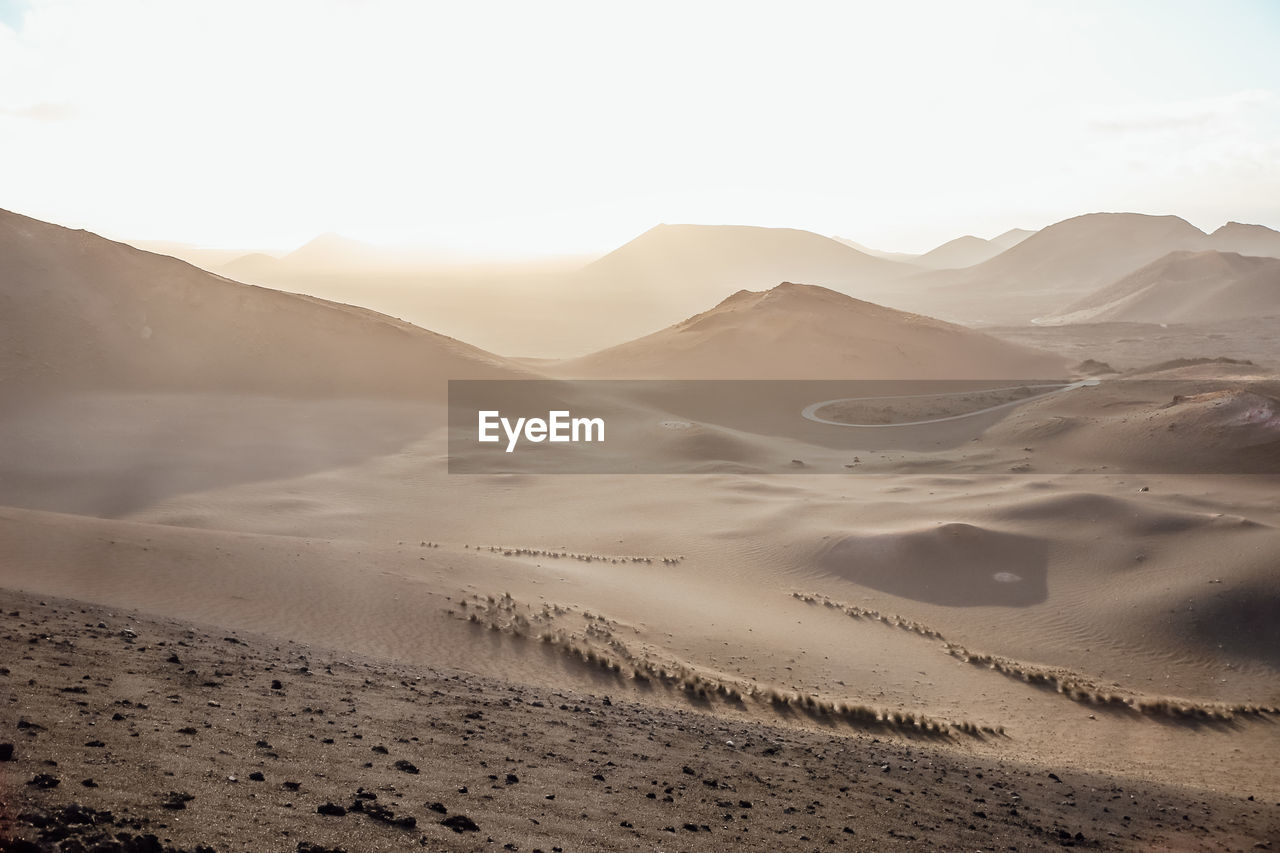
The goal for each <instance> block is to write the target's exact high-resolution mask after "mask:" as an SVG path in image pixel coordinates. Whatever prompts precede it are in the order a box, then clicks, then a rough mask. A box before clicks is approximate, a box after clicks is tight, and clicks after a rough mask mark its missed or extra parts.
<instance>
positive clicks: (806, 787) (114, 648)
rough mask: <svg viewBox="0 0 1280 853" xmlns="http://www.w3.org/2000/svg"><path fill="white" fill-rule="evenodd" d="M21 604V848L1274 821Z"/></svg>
mask: <svg viewBox="0 0 1280 853" xmlns="http://www.w3.org/2000/svg"><path fill="white" fill-rule="evenodd" d="M0 605H2V606H3V610H4V613H5V615H4V616H3V617H0V620H2V621H0V625H2V626H3V628H4V629H6V632H5V633H4V634H3V635H0V644H3V646H4V648H5V650H6V655H5V658H6V661H7V662H8V665H7V666H6V667H4V668H3V672H2V674H0V679H3V681H4V682H16V681H21V682H23V683H24V684H25V685H26V688H25V689H24V690H23V692H22V696H21V699H20V701H19V702H18V704H17V705H16V706H13V707H11V708H10V710H11V712H13V713H14V714H16V715H17V717H18V718H19V719H21V720H22V721H23V726H24V727H23V728H20V729H17V730H16V731H15V732H14V733H13V735H12V736H11V738H10V740H8V741H6V743H9V744H11V746H12V747H13V754H12V756H11V760H10V761H7V762H6V763H4V764H3V765H0V779H2V780H4V781H5V782H7V783H9V784H8V789H7V790H5V789H4V788H0V796H3V797H4V799H5V801H6V805H7V814H4V813H0V849H5V850H8V849H28V850H29V849H32V848H18V847H10V845H8V844H7V843H6V842H5V841H4V840H3V838H4V837H5V836H7V835H9V834H10V833H12V834H14V835H16V836H18V837H20V838H25V839H29V840H32V841H36V840H38V839H40V838H41V837H45V838H49V837H57V835H58V834H59V833H61V834H63V835H70V836H71V837H72V838H74V839H78V840H83V841H84V842H88V843H92V842H93V840H94V839H102V838H104V837H123V838H124V839H126V840H129V841H130V842H131V843H136V842H134V841H133V839H138V838H140V837H145V836H148V835H151V836H153V837H155V840H154V841H153V842H152V844H153V846H152V847H139V848H138V849H150V850H157V849H160V845H161V844H163V845H164V848H163V849H164V850H166V851H170V853H171V851H173V850H176V849H179V848H181V849H191V847H192V846H194V845H197V844H206V845H210V846H212V847H214V848H216V849H218V850H223V849H239V848H242V847H243V846H245V843H246V841H247V840H250V839H251V844H252V849H254V850H263V851H277V850H278V851H295V850H310V851H312V852H313V853H316V851H329V853H331V851H333V850H336V849H338V847H341V848H342V849H346V850H355V849H359V850H370V851H382V850H387V851H396V850H404V849H408V848H409V847H418V846H422V847H428V848H430V849H435V850H480V849H492V848H494V847H496V846H497V845H499V844H501V845H502V846H503V849H526V850H557V849H560V850H570V849H592V850H634V849H650V848H653V849H667V848H669V847H670V846H671V845H676V846H678V847H679V848H680V849H687V850H776V849H778V847H779V845H784V846H786V847H788V848H803V849H808V847H810V846H812V845H818V846H820V847H827V846H833V845H834V846H837V847H838V848H840V849H849V848H854V849H882V848H884V847H885V846H893V847H895V848H901V849H910V850H944V849H977V848H982V847H986V846H988V845H990V844H991V843H992V842H993V841H997V842H1000V843H1006V844H1009V845H1014V846H1017V847H1018V849H1031V850H1039V849H1051V848H1058V847H1061V846H1063V845H1064V844H1065V845H1067V846H1102V847H1106V848H1108V849H1153V848H1167V847H1171V846H1177V847H1178V848H1180V849H1204V848H1208V847H1211V846H1214V845H1233V846H1239V847H1242V848H1247V847H1249V846H1250V845H1251V844H1254V843H1255V842H1259V843H1260V842H1261V841H1262V840H1263V839H1265V838H1266V837H1267V836H1268V835H1271V834H1274V833H1275V831H1276V820H1275V814H1274V811H1273V809H1272V808H1271V804H1270V803H1269V802H1261V801H1259V800H1257V799H1253V798H1250V799H1244V798H1243V797H1224V796H1221V795H1216V794H1206V793H1204V792H1199V791H1193V790H1191V789H1187V788H1185V787H1181V786H1178V785H1176V784H1168V783H1131V782H1126V783H1124V784H1122V785H1117V784H1116V783H1115V781H1114V780H1113V779H1111V778H1108V777H1101V776H1097V775H1093V774H1087V773H1081V772H1079V771H1071V770H1068V769H1066V768H1062V767H1055V768H1053V769H1046V768H1044V767H1040V766H1034V765H1022V764H1019V763H1017V762H1011V761H1007V760H989V759H983V758H979V759H974V758H971V757H967V756H957V755H955V754H954V753H953V752H952V751H951V750H948V749H947V748H945V747H940V746H939V745H937V744H935V743H932V742H931V741H930V740H929V739H927V738H914V739H912V740H897V739H884V738H881V737H876V736H873V735H867V734H860V733H858V732H856V731H852V730H849V729H847V728H846V727H843V726H840V725H838V724H837V725H831V724H828V725H822V724H821V721H819V720H811V721H810V722H811V725H810V726H809V727H807V729H806V728H801V727H798V726H796V725H794V724H792V725H788V724H786V721H785V720H781V719H773V720H770V719H761V718H759V717H758V716H752V715H750V714H747V713H734V714H732V715H731V716H728V717H723V716H720V717H717V716H713V715H708V714H704V713H699V712H696V711H688V710H683V711H678V710H669V709H664V708H655V707H654V706H653V705H651V704H649V703H637V702H633V701H630V700H627V699H624V698H622V697H619V696H616V695H615V697H614V698H613V699H609V698H604V697H602V696H601V695H600V694H599V692H596V693H595V695H591V694H588V693H584V692H581V691H577V690H571V689H565V688H563V687H562V688H546V687H530V686H527V685H522V684H518V683H511V682H497V681H493V680H491V679H485V678H480V677H477V676H474V675H470V674H467V673H459V672H456V671H450V670H442V669H440V668H439V667H423V666H413V665H404V664H395V663H389V662H387V661H384V660H378V659H370V658H367V657H362V656H359V655H354V654H352V653H350V652H345V651H335V650H332V649H329V648H326V647H323V646H313V645H300V644H296V643H281V642H280V641H279V640H277V639H275V638H271V637H262V636H258V635H253V634H247V633H242V632H229V631H227V629H225V628H222V627H218V626H212V625H202V624H190V623H183V622H173V621H170V620H156V619H153V618H149V617H147V616H145V615H141V614H137V613H135V612H129V611H121V610H119V609H115V608H100V607H94V606H87V607H86V606H85V605H83V604H81V603H77V602H68V601H60V600H48V601H41V600H35V599H32V598H29V597H26V596H22V595H15V594H13V593H9V592H5V593H3V595H2V597H0ZM475 630H477V631H483V630H484V629H475ZM28 638H30V640H29V639H28ZM87 658H91V659H92V660H93V661H94V663H95V666H94V668H93V671H92V672H89V673H84V672H82V670H83V669H84V668H85V667H84V666H83V664H84V662H85V660H86V659H87ZM55 762H56V764H55ZM34 779H44V780H46V781H45V784H46V785H48V784H53V782H54V781H56V783H57V784H56V785H54V786H53V787H47V788H41V787H39V786H36V785H30V784H25V783H27V782H28V781H30V780H34ZM924 803H927V804H928V806H929V807H928V809H927V810H926V809H922V808H920V805H921V804H924ZM335 806H336V807H337V808H334V807H335ZM322 809H323V810H324V811H325V812H327V813H320V812H321V810H322ZM50 820H52V826H50V823H49V821H50ZM307 845H316V846H312V847H309V846H307ZM35 849H53V848H52V846H51V845H50V846H49V847H46V848H35ZM126 849H134V848H126Z"/></svg>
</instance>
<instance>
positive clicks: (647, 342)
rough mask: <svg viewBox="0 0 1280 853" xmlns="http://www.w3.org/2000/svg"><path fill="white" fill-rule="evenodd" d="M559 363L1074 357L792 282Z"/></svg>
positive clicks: (620, 368)
mask: <svg viewBox="0 0 1280 853" xmlns="http://www.w3.org/2000/svg"><path fill="white" fill-rule="evenodd" d="M554 370H555V372H557V373H558V374H559V375H564V376H575V377H597V378H600V377H608V378H654V379H667V378H686V379H687V378H699V379H711V378H717V379H731V378H739V379H802V378H803V379H837V378H843V379H850V378H884V379H890V378H892V379H897V378H929V379H937V378H969V377H979V376H983V377H1001V378H1003V377H1012V376H1035V377H1045V376H1050V377H1051V376H1055V375H1061V374H1062V373H1063V372H1064V370H1065V364H1064V363H1063V362H1061V361H1060V360H1059V359H1057V358H1056V357H1053V356H1049V355H1047V354H1044V353H1040V352H1036V351H1034V350H1030V349H1025V348H1022V347H1017V346H1014V345H1011V344H1006V343H1004V342H1001V341H997V340H995V339H993V338H990V337H987V336H986V335H983V334H981V333H978V332H973V331H970V330H968V329H964V328H962V327H960V326H955V325H952V324H950V323H944V322H941V321H938V320H934V319H932V318H929V317H922V316H919V315H916V314H908V313H905V312H902V311H895V310H893V309H891V308H885V307H882V306H880V305H874V304H872V303H869V302H863V301H860V300H857V299H853V298H851V297H849V296H845V295H844V294H841V293H837V292H835V291H833V290H829V289H827V288H824V287H816V286H812V285H807V284H792V283H783V284H780V285H778V286H776V287H773V288H772V289H770V290H767V291H763V292H752V291H746V290H744V291H740V292H738V293H736V294H734V295H733V296H730V297H729V298H728V299H726V300H724V301H723V302H721V303H720V304H719V305H717V306H715V307H714V308H712V309H711V310H710V311H705V312H703V313H701V314H698V315H695V316H693V317H690V318H689V319H687V320H685V321H684V322H682V323H678V324H676V325H675V326H672V327H670V328H667V329H664V330H662V331H660V332H657V333H655V334H652V335H649V336H647V337H644V338H640V339H638V340H635V341H631V342H629V343H625V344H622V345H620V346H617V347H613V348H611V349H607V350H604V351H602V352H598V353H595V354H593V355H589V356H585V357H583V358H580V359H574V360H571V361H567V362H563V363H561V364H560V365H558V366H556V367H555V368H554Z"/></svg>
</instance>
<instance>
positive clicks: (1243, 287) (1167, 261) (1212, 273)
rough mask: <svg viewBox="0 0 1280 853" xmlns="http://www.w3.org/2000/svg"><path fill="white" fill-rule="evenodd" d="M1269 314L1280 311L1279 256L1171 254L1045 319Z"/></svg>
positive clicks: (1182, 319) (1178, 319)
mask: <svg viewBox="0 0 1280 853" xmlns="http://www.w3.org/2000/svg"><path fill="white" fill-rule="evenodd" d="M1271 314H1280V259H1277V258H1262V257H1245V256H1242V255H1238V254H1235V253H1231V252H1218V251H1205V252H1171V253H1170V254H1168V255H1165V256H1164V257H1163V258H1160V259H1158V260H1156V261H1153V262H1151V263H1150V264H1147V265H1146V266H1144V267H1142V268H1141V269H1139V270H1136V271H1135V272H1133V273H1130V274H1129V275H1127V276H1125V277H1124V278H1122V279H1120V280H1119V281H1117V282H1115V283H1114V284H1111V285H1108V286H1107V287H1104V288H1102V289H1101V290H1098V291H1096V292H1094V293H1091V294H1089V295H1088V296H1086V297H1085V298H1083V299H1081V300H1079V301H1078V302H1076V303H1074V304H1072V305H1070V306H1068V307H1066V308H1065V309H1063V310H1062V311H1061V312H1058V313H1056V314H1051V315H1049V316H1048V317H1046V318H1044V319H1043V321H1044V322H1050V323H1082V322H1083V323H1099V322H1119V323H1212V322H1219V321H1223V320H1234V319H1241V318H1247V317H1260V316H1267V315H1271Z"/></svg>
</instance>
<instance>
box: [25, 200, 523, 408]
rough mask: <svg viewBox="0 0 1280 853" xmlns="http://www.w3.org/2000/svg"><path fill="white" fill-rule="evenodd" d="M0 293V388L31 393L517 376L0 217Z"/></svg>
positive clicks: (418, 392)
mask: <svg viewBox="0 0 1280 853" xmlns="http://www.w3.org/2000/svg"><path fill="white" fill-rule="evenodd" d="M0 297H3V300H4V308H5V310H4V312H3V314H0V381H3V382H4V383H5V384H6V385H8V386H10V387H13V386H22V387H27V388H30V389H33V390H36V391H48V390H50V389H57V388H84V389H102V388H114V389H133V390H161V389H163V390H172V391H178V390H181V391H217V390H237V391H242V392H243V391H250V392H254V391H256V392H266V393H276V394H285V395H308V394H310V395H316V394H327V395H343V394H345V395H351V396H402V397H403V396H414V397H422V396H426V395H430V394H439V393H440V392H441V390H442V389H443V384H444V381H445V378H446V377H451V376H452V377H455V378H464V377H469V378H483V377H494V378H498V377H506V376H515V375H520V374H521V373H522V371H520V370H518V369H516V368H515V367H514V366H512V365H510V364H508V363H506V362H504V361H503V360H502V359H500V358H498V357H496V356H493V355H491V354H489V353H487V352H484V351H483V350H480V349H477V348H476V347H473V346H470V345H468V344H464V343H462V342H461V341H457V340H454V339H452V338H447V337H445V336H443V335H438V334H435V333H433V332H428V331H426V330H424V329H421V328H418V327H416V326H412V325H410V324H408V323H404V322H401V321H398V320H395V319H393V318H391V317H387V316H385V315H382V314H377V313H375V312H373V311H369V310H367V309H364V308H356V307H353V306H350V305H342V304H338V303H333V302H326V301H324V300H320V299H315V298H313V297H309V296H300V295H296V294H289V293H282V292H280V291H275V290H267V289H265V288H260V287H253V286H249V285H244V284H239V283H237V282H234V281H231V280H229V279H225V278H222V277H221V276H216V275H213V274H211V273H208V272H205V271H204V270H201V269H198V268H196V267H193V266H191V265H190V264H187V263H184V262H182V261H179V260H177V259H175V258H170V257H166V256H163V255H154V254H151V253H149V252H144V251H141V250H139V249H134V248H133V247H131V246H126V245H124V244H122V243H114V242H112V241H110V240H104V239H103V238H101V237H98V236H96V235H94V234H91V233H88V232H85V231H72V230H69V229H66V228H61V227H59V226H56V225H49V224H48V223H44V222H40V221H38V220H34V219H30V218H28V217H25V216H20V215H18V214H14V213H8V212H0ZM338 341H341V342H342V343H341V345H340V346H338V345H335V343H336V342H338Z"/></svg>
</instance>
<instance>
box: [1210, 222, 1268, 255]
mask: <svg viewBox="0 0 1280 853" xmlns="http://www.w3.org/2000/svg"><path fill="white" fill-rule="evenodd" d="M1209 243H1210V245H1211V246H1213V248H1215V249H1217V250H1218V251H1220V252H1237V253H1239V254H1241V255H1256V256H1262V257H1268V258H1280V231H1273V230H1272V229H1270V228H1268V227H1266V226H1265V225H1244V224H1242V223H1240V222H1228V223H1227V224H1226V225H1223V226H1222V227H1221V228H1219V229H1218V230H1217V231H1214V232H1213V233H1212V234H1210V235H1209Z"/></svg>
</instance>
